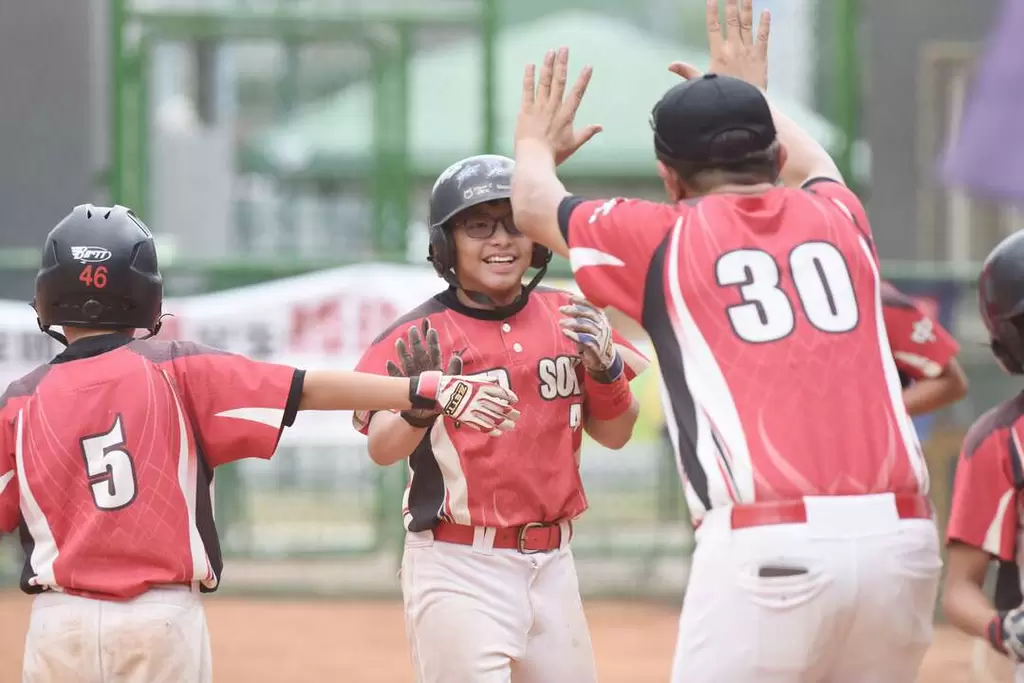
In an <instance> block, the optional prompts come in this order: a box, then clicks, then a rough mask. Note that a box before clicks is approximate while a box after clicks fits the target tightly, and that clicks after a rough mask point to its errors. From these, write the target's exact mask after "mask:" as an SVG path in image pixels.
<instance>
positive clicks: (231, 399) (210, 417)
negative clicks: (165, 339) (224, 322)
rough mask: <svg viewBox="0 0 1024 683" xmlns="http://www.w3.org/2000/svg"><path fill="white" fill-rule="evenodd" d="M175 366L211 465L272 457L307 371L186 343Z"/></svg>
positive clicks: (175, 354) (176, 348)
mask: <svg viewBox="0 0 1024 683" xmlns="http://www.w3.org/2000/svg"><path fill="white" fill-rule="evenodd" d="M171 343H172V344H173V345H174V350H173V352H172V360H171V363H172V366H173V368H174V375H175V379H176V380H177V383H178V386H179V389H180V391H182V393H183V394H184V397H185V401H186V403H187V405H188V407H189V410H190V415H189V417H190V418H191V421H192V425H193V429H194V430H195V432H196V439H197V440H198V441H199V446H200V447H201V449H202V452H203V456H204V458H205V459H206V462H207V464H209V465H210V466H211V467H217V466H218V465H223V464H225V463H228V462H232V461H234V460H239V459H241V458H262V459H264V460H266V459H269V458H270V457H271V456H272V455H273V454H274V451H275V450H277V442H278V440H279V439H280V437H281V432H282V431H283V430H284V428H285V427H289V426H291V424H292V423H293V422H294V421H295V416H296V414H297V413H298V410H299V402H300V401H301V399H302V382H303V379H304V377H305V372H303V371H302V370H296V369H295V368H293V367H289V366H287V365H279V364H277V363H265V362H262V361H256V360H252V359H250V358H246V357H245V356H240V355H237V354H233V353H227V352H224V351H219V350H217V349H212V348H209V347H203V346H199V345H198V344H191V343H187V342H171Z"/></svg>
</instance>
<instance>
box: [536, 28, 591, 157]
mask: <svg viewBox="0 0 1024 683" xmlns="http://www.w3.org/2000/svg"><path fill="white" fill-rule="evenodd" d="M568 71H569V49H568V48H564V47H563V48H560V49H559V50H558V51H557V52H556V51H555V50H548V52H547V54H546V55H545V56H544V62H543V64H542V65H541V69H540V81H539V83H538V82H537V74H536V66H535V65H533V64H529V65H527V67H526V70H525V72H524V73H523V94H522V99H521V102H520V108H519V117H518V118H517V119H516V144H517V145H518V144H520V143H521V142H524V141H527V140H529V141H534V142H538V143H540V144H542V145H544V146H546V147H547V148H548V149H549V150H551V153H552V155H553V156H554V159H555V163H556V164H560V163H562V162H563V161H565V160H566V159H568V158H569V157H570V156H572V155H573V154H574V153H575V152H576V150H578V149H579V148H580V147H582V146H583V145H584V144H586V142H587V141H588V140H590V139H591V138H592V137H594V136H595V135H597V134H598V133H599V132H601V126H598V125H593V124H592V125H588V126H584V127H583V128H582V129H581V130H575V129H574V125H575V122H576V112H577V111H578V110H579V107H580V103H581V102H582V101H583V95H584V94H585V93H586V91H587V85H588V84H589V83H590V77H591V74H592V73H593V70H592V69H591V68H590V67H589V66H587V67H584V68H583V70H582V71H581V72H580V75H579V77H578V78H577V79H576V83H575V84H574V85H573V87H572V90H571V91H570V92H569V95H568V97H566V96H565V86H566V82H567V80H568Z"/></svg>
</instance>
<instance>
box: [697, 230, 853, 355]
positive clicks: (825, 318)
mask: <svg viewBox="0 0 1024 683" xmlns="http://www.w3.org/2000/svg"><path fill="white" fill-rule="evenodd" d="M789 272H790V276H791V277H792V280H793V285H794V287H795V288H796V293H797V297H798V298H799V300H800V306H801V308H803V310H804V315H805V316H806V317H807V321H808V322H810V323H811V324H812V325H814V327H816V328H817V329H819V330H821V331H822V332H829V333H832V334H840V333H842V332H849V331H850V330H852V329H853V328H855V327H856V326H857V322H858V321H859V319H860V313H859V311H858V309H857V296H856V294H855V293H854V291H853V280H852V278H851V277H850V270H849V268H847V266H846V260H845V259H844V258H843V255H842V253H841V252H840V251H839V249H837V248H836V247H835V245H833V244H829V243H828V242H804V243H803V244H800V245H797V246H796V247H795V248H794V249H793V251H791V252H790V253H789ZM715 277H716V279H717V280H718V284H719V285H720V286H722V287H728V286H738V287H739V290H740V297H741V298H742V299H743V303H740V304H736V305H734V306H730V307H729V308H728V309H727V310H728V313H729V322H730V323H731V324H732V329H733V331H734V332H735V333H736V336H737V337H739V338H740V339H742V340H743V341H746V342H750V343H751V344H765V343H768V342H773V341H778V340H780V339H785V338H786V337H788V336H789V335H790V334H792V332H793V330H794V329H795V328H796V313H795V311H794V309H793V304H792V303H790V300H789V296H788V295H787V294H786V292H785V291H783V289H782V287H781V278H782V272H781V269H780V268H779V264H778V263H777V262H776V260H775V258H774V257H772V255H771V254H769V253H767V252H765V251H761V250H760V249H737V250H736V251H730V252H728V253H727V254H723V255H722V256H721V257H720V258H719V259H718V262H717V263H716V264H715Z"/></svg>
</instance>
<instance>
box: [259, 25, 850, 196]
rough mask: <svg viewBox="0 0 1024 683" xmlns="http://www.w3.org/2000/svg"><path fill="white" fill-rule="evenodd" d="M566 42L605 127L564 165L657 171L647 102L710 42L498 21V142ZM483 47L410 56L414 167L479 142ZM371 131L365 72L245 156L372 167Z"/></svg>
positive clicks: (439, 162) (349, 169)
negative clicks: (528, 74)
mask: <svg viewBox="0 0 1024 683" xmlns="http://www.w3.org/2000/svg"><path fill="white" fill-rule="evenodd" d="M561 45H566V46H568V47H569V48H570V50H571V53H570V60H571V61H570V69H571V70H572V71H573V72H574V73H575V72H576V71H577V70H578V69H579V68H581V67H582V66H583V65H584V64H591V65H593V67H594V77H593V80H592V81H591V84H590V89H589V91H588V93H587V98H586V100H585V101H584V104H583V107H582V108H581V110H580V115H579V117H578V120H579V121H580V122H581V123H600V124H603V125H604V128H605V130H604V132H603V133H601V134H600V135H598V136H597V137H596V138H595V139H594V140H593V141H592V142H591V143H590V144H588V145H587V147H585V148H584V149H583V150H582V151H581V152H580V153H579V154H578V155H577V157H575V158H573V159H571V160H570V161H569V162H567V163H566V165H565V167H564V174H565V175H570V176H572V175H575V176H591V177H595V178H614V177H651V176H652V174H653V170H654V156H653V152H652V147H651V132H650V128H649V127H648V114H649V113H650V110H651V107H652V106H653V105H654V103H655V102H656V101H657V100H658V98H659V97H660V96H661V95H662V93H664V92H665V90H666V89H668V88H669V87H671V86H672V85H673V84H674V83H676V82H677V77H676V76H674V75H673V74H670V73H668V71H667V70H666V67H667V65H668V64H669V62H671V61H672V60H674V59H681V60H683V61H688V62H690V63H692V64H694V65H696V66H698V67H703V66H705V65H706V64H707V61H708V60H707V56H706V54H704V53H702V52H696V51H693V50H691V49H687V48H683V47H680V46H677V45H674V44H672V43H670V42H666V41H664V40H662V39H660V38H657V37H655V36H652V35H650V34H647V33H645V32H643V31H641V30H639V29H637V28H635V27H634V26H632V25H631V24H629V23H626V22H623V21H622V20H621V19H617V18H614V17H610V16H606V15H601V14H595V13H588V12H581V11H572V12H563V13H559V14H557V15H551V16H548V17H545V18H543V19H541V20H539V21H537V22H534V23H529V24H518V25H516V26H514V27H511V28H509V29H507V30H505V31H502V32H500V33H499V35H498V38H497V46H496V52H497V72H498V85H497V109H498V116H499V121H498V139H499V145H500V149H499V151H500V152H502V153H505V154H509V153H511V151H512V150H511V147H512V133H513V128H514V125H515V115H516V111H517V110H518V107H519V93H520V89H521V88H520V84H521V83H522V72H523V66H524V65H525V64H526V63H527V62H530V61H533V62H539V61H540V59H541V58H542V57H543V55H544V52H545V51H546V50H547V49H549V48H552V47H559V46H561ZM481 52H482V51H481V41H480V38H479V37H472V38H467V39H463V40H460V41H457V42H453V43H451V44H448V45H445V46H443V47H441V48H438V49H436V50H430V51H421V52H419V53H417V54H416V55H415V56H414V57H413V61H412V64H411V65H410V119H409V125H410V131H409V132H410V155H411V163H412V168H413V173H414V174H415V175H416V176H420V177H431V176H433V175H436V174H437V173H439V172H440V171H441V170H443V169H444V168H445V167H446V166H448V165H449V164H450V163H451V162H452V161H453V160H455V159H458V158H461V157H464V156H469V155H471V154H476V153H479V152H480V140H481V137H482V136H481V127H482V122H481V116H482V114H481V110H482V106H483V102H482V99H481V92H482V87H481V78H482V73H481V68H480V62H481ZM776 102H777V104H778V105H779V106H781V107H782V108H783V110H784V111H786V112H787V113H788V114H789V115H790V116H792V117H793V118H794V119H795V120H796V121H797V122H798V123H800V124H801V125H803V126H804V127H805V128H806V129H807V130H808V131H809V132H810V133H811V134H812V135H814V136H815V137H816V138H817V139H818V140H819V141H820V142H822V143H823V144H825V145H826V146H828V147H832V146H834V145H836V144H837V143H838V142H839V140H840V139H841V137H840V135H841V134H840V132H839V131H838V130H837V129H836V128H835V127H834V126H833V125H832V124H830V123H829V122H828V121H827V120H825V119H824V118H822V117H821V116H819V115H818V114H816V113H815V112H813V111H810V110H808V109H807V108H806V107H801V106H798V105H795V104H793V103H791V102H786V101H785V100H784V99H777V100H776ZM372 141H373V86H372V84H371V83H369V82H368V81H364V82H359V83H356V84H354V85H352V86H349V87H347V88H345V89H344V90H342V91H340V92H338V93H337V94H335V95H333V96H331V97H329V98H327V99H326V100H324V101H322V102H318V103H315V104H311V105H307V106H305V107H303V108H302V109H300V110H299V111H298V112H297V114H296V116H294V117H293V118H292V119H291V120H289V121H287V122H285V123H283V124H281V125H279V126H278V127H276V128H273V129H271V130H270V131H268V132H267V133H265V134H263V135H262V136H259V137H257V138H255V139H253V140H252V141H251V143H250V144H249V146H248V147H247V148H246V150H245V153H244V156H243V163H244V165H245V166H246V167H247V170H253V171H267V172H284V173H292V172H298V173H303V174H305V173H310V174H313V175H318V176H324V175H327V176H331V175H337V176H340V177H361V176H362V177H365V176H366V175H367V173H368V169H369V167H370V164H371V163H372V159H373V148H372V145H373V142H372Z"/></svg>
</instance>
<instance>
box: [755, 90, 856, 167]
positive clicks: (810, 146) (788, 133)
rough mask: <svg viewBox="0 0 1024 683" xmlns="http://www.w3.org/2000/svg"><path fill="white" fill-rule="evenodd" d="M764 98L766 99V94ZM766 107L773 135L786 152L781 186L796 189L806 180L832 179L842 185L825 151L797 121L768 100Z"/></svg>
mask: <svg viewBox="0 0 1024 683" xmlns="http://www.w3.org/2000/svg"><path fill="white" fill-rule="evenodd" d="M765 96H766V97H768V95H767V93H765ZM768 104H769V106H770V107H771V110H772V119H773V120H774V121H775V131H776V135H777V136H778V139H779V142H781V143H782V145H783V146H784V147H785V148H786V163H785V164H784V165H783V167H782V182H783V184H785V185H786V186H788V187H799V186H800V185H802V184H803V183H804V182H805V181H806V180H808V179H809V178H833V179H835V180H837V181H839V182H841V183H842V182H844V181H843V176H842V174H841V173H840V172H839V167H838V166H836V162H835V161H833V160H832V157H831V156H829V153H828V152H827V151H825V148H824V147H822V146H821V145H820V144H818V141H817V140H815V139H814V138H813V137H811V134H810V133H808V132H807V131H805V130H804V129H803V128H801V127H800V126H799V124H797V122H796V121H794V120H793V119H791V118H790V117H789V116H788V115H786V113H785V112H783V111H782V110H781V109H779V108H778V107H777V106H775V105H774V104H772V102H771V98H770V97H768Z"/></svg>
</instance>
